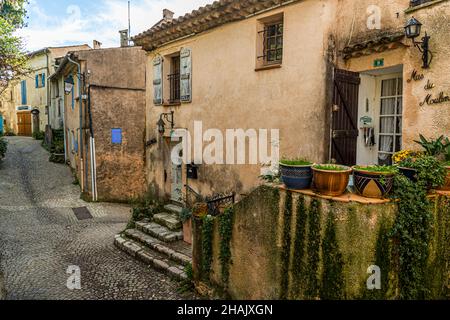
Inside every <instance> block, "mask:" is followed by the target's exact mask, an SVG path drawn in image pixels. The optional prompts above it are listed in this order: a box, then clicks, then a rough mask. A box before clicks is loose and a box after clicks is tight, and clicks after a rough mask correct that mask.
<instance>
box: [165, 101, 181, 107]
mask: <svg viewBox="0 0 450 320" xmlns="http://www.w3.org/2000/svg"><path fill="white" fill-rule="evenodd" d="M162 106H163V107H179V106H181V102H180V101H177V102H165V103H163V105H162Z"/></svg>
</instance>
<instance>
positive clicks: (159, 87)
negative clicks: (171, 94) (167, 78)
mask: <svg viewBox="0 0 450 320" xmlns="http://www.w3.org/2000/svg"><path fill="white" fill-rule="evenodd" d="M153 103H154V104H155V105H161V104H163V58H162V57H160V56H158V57H156V58H155V60H153Z"/></svg>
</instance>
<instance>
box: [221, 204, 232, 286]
mask: <svg viewBox="0 0 450 320" xmlns="http://www.w3.org/2000/svg"><path fill="white" fill-rule="evenodd" d="M233 216H234V209H233V208H232V207H230V208H227V209H226V210H225V212H224V213H223V214H222V215H220V216H219V235H220V254H219V259H220V262H221V267H222V282H223V284H224V286H225V287H227V286H228V280H229V278H230V265H231V263H232V261H231V247H230V245H231V238H232V236H233ZM225 289H226V288H225Z"/></svg>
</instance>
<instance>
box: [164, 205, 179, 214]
mask: <svg viewBox="0 0 450 320" xmlns="http://www.w3.org/2000/svg"><path fill="white" fill-rule="evenodd" d="M164 210H166V211H168V212H171V213H175V214H177V215H179V214H180V213H181V211H182V210H183V207H181V206H178V205H176V204H168V205H165V206H164Z"/></svg>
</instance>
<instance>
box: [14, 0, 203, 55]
mask: <svg viewBox="0 0 450 320" xmlns="http://www.w3.org/2000/svg"><path fill="white" fill-rule="evenodd" d="M48 2H49V1H46V0H32V1H30V4H29V7H28V12H29V17H30V18H29V27H28V28H24V29H22V30H20V31H19V32H18V34H19V35H20V36H22V37H23V38H24V40H25V44H26V47H27V49H28V50H30V51H33V50H37V49H40V48H44V47H49V46H63V45H72V44H82V43H88V44H91V43H92V40H94V39H95V40H98V41H100V42H102V43H103V47H117V46H118V45H119V30H123V29H127V28H128V14H127V12H128V9H127V7H128V3H127V0H100V1H87V0H78V1H77V0H73V1H72V3H70V4H67V3H66V8H65V10H64V11H61V12H62V13H63V14H62V15H52V14H51V13H50V12H49V11H50V10H49V9H48V7H47V6H45V3H48ZM62 2H63V1H62ZM210 2H212V0H132V1H131V3H132V5H131V32H132V35H136V34H138V33H141V32H143V31H145V30H147V29H149V28H150V27H151V26H152V25H153V24H155V23H156V22H158V21H159V20H160V19H161V18H162V10H163V9H165V8H167V9H170V10H172V11H174V12H175V16H181V15H184V14H185V13H187V12H190V11H192V10H194V9H197V8H198V7H200V6H204V5H206V4H208V3H210Z"/></svg>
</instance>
